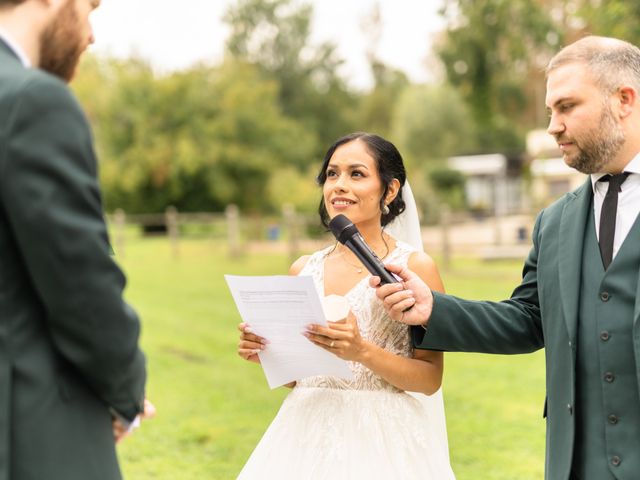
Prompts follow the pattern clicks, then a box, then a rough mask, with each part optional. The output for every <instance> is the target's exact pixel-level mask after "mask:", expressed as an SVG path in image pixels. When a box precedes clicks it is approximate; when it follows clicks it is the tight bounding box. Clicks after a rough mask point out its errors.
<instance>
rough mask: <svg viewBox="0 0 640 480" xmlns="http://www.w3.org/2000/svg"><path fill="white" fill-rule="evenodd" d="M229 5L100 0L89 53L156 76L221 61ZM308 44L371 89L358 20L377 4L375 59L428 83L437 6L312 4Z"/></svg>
mask: <svg viewBox="0 0 640 480" xmlns="http://www.w3.org/2000/svg"><path fill="white" fill-rule="evenodd" d="M233 3H234V0H182V1H175V0H171V1H170V0H103V1H102V4H101V6H100V7H99V8H98V10H96V11H95V12H94V14H93V16H92V22H93V27H94V32H95V35H96V44H95V45H94V46H93V47H92V48H93V50H94V51H97V52H106V53H109V54H112V55H116V56H128V55H130V54H132V53H135V54H137V55H139V56H142V57H144V58H147V59H149V60H150V61H151V63H152V64H153V65H154V66H155V67H156V68H158V69H159V70H161V71H167V70H175V69H180V68H185V67H188V66H190V65H191V64H193V63H194V62H197V61H201V60H204V61H206V62H209V63H212V64H216V63H218V62H219V61H220V60H221V59H222V54H223V48H224V42H225V38H226V37H227V34H228V30H227V29H226V27H225V25H224V24H223V23H222V21H221V18H222V15H223V14H224V12H225V11H226V9H227V8H228V6H229V5H231V4H233ZM311 3H312V4H313V5H314V13H315V15H314V23H313V34H312V41H313V42H314V43H319V42H322V41H325V40H333V41H335V42H336V43H337V45H338V51H339V53H340V56H341V57H342V58H344V59H345V60H346V65H345V67H344V68H343V70H342V71H341V74H342V75H343V76H344V77H345V78H347V79H348V81H349V83H350V84H351V85H352V86H354V87H356V88H367V87H369V86H370V85H371V76H370V73H369V70H368V67H367V63H366V58H365V52H366V42H367V37H366V36H365V34H364V33H363V29H362V19H363V17H366V16H367V15H369V14H370V13H371V12H372V10H373V8H374V5H375V4H376V3H378V4H379V5H380V9H381V14H382V22H383V33H382V38H381V40H380V44H379V46H378V51H377V53H378V56H379V57H380V58H381V59H382V60H383V61H385V62H386V63H388V64H391V65H393V66H395V67H398V68H400V69H402V70H404V71H405V72H406V73H407V74H408V75H409V77H410V78H411V79H412V80H413V81H414V82H425V81H429V80H432V79H433V78H434V75H433V67H432V66H428V65H429V64H428V60H427V59H428V57H429V56H430V44H431V39H432V37H433V35H434V34H435V33H436V32H438V31H440V30H442V29H443V22H442V20H441V18H440V17H439V16H438V14H437V9H438V7H439V5H440V4H441V2H440V0H420V1H418V0H311Z"/></svg>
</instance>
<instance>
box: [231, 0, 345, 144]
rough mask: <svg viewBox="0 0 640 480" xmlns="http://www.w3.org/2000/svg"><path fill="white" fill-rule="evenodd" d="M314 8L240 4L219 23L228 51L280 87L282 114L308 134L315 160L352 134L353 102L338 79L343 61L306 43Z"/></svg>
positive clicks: (274, 0) (285, 2)
mask: <svg viewBox="0 0 640 480" xmlns="http://www.w3.org/2000/svg"><path fill="white" fill-rule="evenodd" d="M312 15H313V9H312V7H311V6H310V5H309V4H306V3H303V4H299V5H295V4H294V2H292V1H291V0H240V1H238V2H237V3H236V4H235V5H234V6H232V7H231V8H229V10H228V11H227V13H226V15H225V17H224V20H225V22H226V23H228V24H229V26H230V27H231V34H230V36H229V39H228V41H227V50H228V53H229V54H230V55H231V56H232V57H233V58H235V59H238V60H241V61H245V62H249V63H252V64H255V65H257V66H259V67H260V68H261V70H262V72H263V73H264V74H265V76H266V78H268V79H271V80H275V81H276V82H277V84H278V86H279V99H280V105H281V107H282V111H283V113H284V114H285V115H286V116H289V117H291V118H293V119H295V120H296V121H297V122H299V123H300V124H302V125H303V126H304V128H305V129H306V130H307V131H309V132H313V133H314V134H315V135H316V137H317V139H318V142H317V149H316V151H315V154H316V156H317V157H320V156H321V155H322V154H323V153H324V149H325V148H326V147H328V145H330V144H331V143H333V141H334V140H335V139H336V138H338V137H340V136H342V135H344V134H345V133H348V132H349V131H351V130H352V126H353V124H354V118H353V116H352V113H351V112H352V111H353V108H352V107H353V106H354V105H355V99H354V97H353V96H352V95H351V94H350V92H349V91H348V89H347V88H346V86H345V84H344V81H343V80H342V79H341V78H340V77H339V76H338V75H337V73H336V72H337V70H338V68H339V67H340V65H341V64H342V60H341V59H340V58H338V56H337V54H336V49H335V45H333V44H331V43H330V42H325V43H323V44H321V45H318V46H314V45H311V44H310V33H311V19H312Z"/></svg>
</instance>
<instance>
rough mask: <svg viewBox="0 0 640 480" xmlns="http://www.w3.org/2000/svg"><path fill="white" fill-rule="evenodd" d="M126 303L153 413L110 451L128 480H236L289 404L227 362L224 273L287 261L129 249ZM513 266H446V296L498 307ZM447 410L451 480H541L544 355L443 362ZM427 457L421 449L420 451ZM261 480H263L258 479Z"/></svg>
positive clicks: (159, 243) (269, 269)
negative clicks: (138, 332)
mask: <svg viewBox="0 0 640 480" xmlns="http://www.w3.org/2000/svg"><path fill="white" fill-rule="evenodd" d="M119 261H120V263H121V264H122V266H123V268H124V269H125V271H126V273H127V275H128V277H129V286H128V289H127V298H128V300H129V301H130V302H131V303H132V304H133V305H134V306H135V307H136V309H137V310H138V312H139V313H140V315H141V317H142V321H143V336H142V344H143V348H144V349H145V351H146V353H147V356H148V367H149V385H148V396H149V398H150V399H151V400H152V401H153V402H154V403H155V404H156V406H157V408H158V416H157V417H156V418H155V419H154V420H152V421H149V422H146V423H145V424H144V425H143V427H142V428H141V429H140V430H138V431H137V432H136V434H135V435H133V436H132V437H131V438H129V439H127V440H126V441H125V442H124V443H123V444H121V445H120V446H119V447H118V448H119V451H120V456H121V459H122V465H123V470H124V474H125V477H126V478H128V479H133V480H147V479H167V480H176V479H177V480H203V479H233V478H235V476H236V475H237V473H238V472H239V470H240V468H241V467H242V465H243V463H244V461H245V460H246V459H247V457H248V456H249V454H250V453H251V451H252V449H253V447H254V446H255V444H256V443H257V441H258V440H259V438H260V437H261V435H262V433H263V432H264V430H265V429H266V427H267V425H268V424H269V422H270V421H271V419H272V418H273V416H274V415H275V413H276V411H277V410H278V407H279V405H280V403H281V401H282V399H283V398H284V396H285V395H286V393H287V391H286V389H284V388H281V389H277V390H274V391H271V390H269V388H268V386H267V384H266V381H265V379H264V376H263V374H262V371H261V370H260V368H259V367H258V366H256V365H253V364H249V363H247V362H244V361H242V360H241V359H240V358H239V357H238V356H237V355H236V353H235V350H236V346H237V342H238V334H237V331H236V324H237V323H238V322H239V315H238V313H237V310H236V308H235V305H234V303H233V300H232V299H231V296H230V294H229V291H228V289H227V286H226V284H225V282H224V279H223V274H224V273H233V274H243V275H265V274H282V273H286V271H287V268H288V263H289V261H288V259H287V257H286V256H285V255H257V254H256V255H247V256H245V257H243V258H241V259H238V260H231V259H229V258H228V256H227V252H226V248H225V246H224V245H223V244H220V243H214V242H212V241H207V240H197V241H196V240H193V241H185V242H182V243H181V244H180V256H179V257H178V258H172V256H171V250H170V247H169V244H168V242H167V241H166V240H165V239H147V240H132V241H130V242H129V243H128V244H127V248H126V258H123V259H119ZM520 269H521V265H520V263H519V262H500V263H490V264H487V263H481V262H477V261H472V260H462V259H460V260H457V261H454V263H453V265H452V267H451V269H450V270H448V271H443V272H441V273H442V276H443V279H444V282H445V286H446V287H447V290H448V292H449V293H452V294H455V295H459V296H464V297H468V298H486V299H495V300H499V299H501V298H504V297H506V296H508V295H509V293H510V291H511V290H512V288H513V287H514V286H515V285H517V283H518V280H519V276H520ZM444 395H445V404H446V411H447V424H448V430H449V443H450V451H451V458H452V463H453V467H454V470H455V472H456V474H457V478H458V479H459V480H471V479H473V480H478V479H482V480H499V479H505V480H506V479H509V480H513V479H518V480H527V479H532V480H533V479H540V478H542V477H543V465H544V421H543V419H542V406H543V401H544V358H543V354H542V352H538V353H536V354H533V355H522V356H508V357H507V356H489V355H477V354H447V355H446V361H445V387H444ZM425 454H427V455H428V452H425ZM265 478H268V477H266V476H265Z"/></svg>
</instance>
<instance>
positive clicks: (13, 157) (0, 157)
mask: <svg viewBox="0 0 640 480" xmlns="http://www.w3.org/2000/svg"><path fill="white" fill-rule="evenodd" d="M96 88H101V87H100V86H96ZM96 169H97V166H96V159H95V155H94V150H93V145H92V137H91V132H90V130H89V126H88V124H87V121H86V119H85V117H84V115H83V113H82V111H81V109H80V106H79V105H78V103H77V102H76V101H75V99H74V97H73V95H72V94H71V92H70V90H69V89H68V87H67V86H66V84H65V83H63V82H62V81H60V80H58V79H57V78H55V77H53V76H51V75H49V74H47V73H44V72H42V71H40V70H38V69H26V68H24V67H23V65H22V64H21V63H20V61H19V60H18V58H17V57H16V56H15V55H14V53H13V52H12V51H11V50H10V49H9V48H8V46H7V45H5V44H4V42H2V41H1V40H0V480H116V479H119V478H121V475H120V471H119V468H118V463H117V459H116V452H115V446H114V440H113V434H112V429H111V413H110V410H113V411H116V412H118V414H120V415H122V416H123V417H124V418H127V419H133V418H134V417H135V416H136V414H137V413H139V412H140V411H141V410H142V402H143V399H144V382H145V360H144V356H143V354H142V352H141V351H140V350H139V348H138V336H139V330H140V325H139V321H138V318H137V316H136V314H135V312H134V311H133V310H132V309H131V308H130V307H129V306H128V305H127V304H126V303H125V302H124V301H123V299H122V291H123V288H124V285H125V278H124V276H123V274H122V272H121V271H120V269H119V268H118V267H117V266H116V265H115V263H114V262H113V259H112V258H111V257H110V255H109V244H108V238H107V231H106V228H105V224H104V220H103V212H102V205H101V198H100V191H99V188H98V183H97V178H96Z"/></svg>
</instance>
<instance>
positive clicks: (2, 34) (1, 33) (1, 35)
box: [0, 28, 31, 68]
mask: <svg viewBox="0 0 640 480" xmlns="http://www.w3.org/2000/svg"><path fill="white" fill-rule="evenodd" d="M0 39H1V40H2V41H3V42H4V43H6V44H7V45H8V46H9V48H10V49H11V50H13V53H15V54H16V55H17V57H18V58H19V59H20V61H21V62H22V65H24V66H25V68H29V67H31V60H29V57H27V54H26V53H25V52H24V50H23V49H22V47H21V46H20V45H19V44H18V42H16V41H14V40H12V39H11V35H9V34H8V33H7V32H6V30H3V29H2V28H0Z"/></svg>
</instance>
